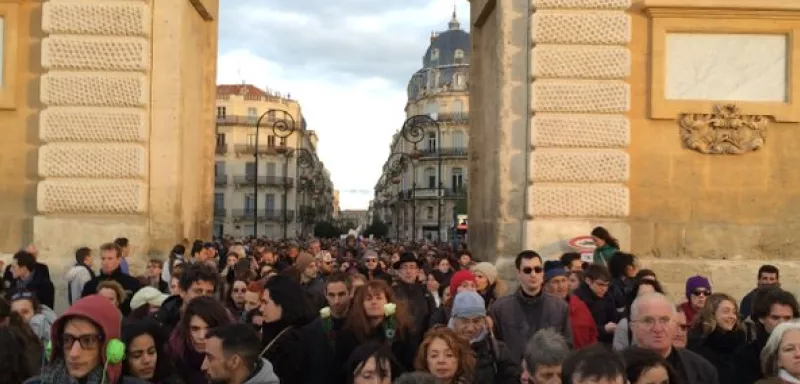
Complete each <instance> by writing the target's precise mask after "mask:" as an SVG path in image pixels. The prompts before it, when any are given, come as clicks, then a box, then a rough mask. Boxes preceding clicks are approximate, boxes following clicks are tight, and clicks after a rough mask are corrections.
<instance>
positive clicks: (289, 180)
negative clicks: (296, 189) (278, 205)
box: [233, 175, 294, 188]
mask: <svg viewBox="0 0 800 384" xmlns="http://www.w3.org/2000/svg"><path fill="white" fill-rule="evenodd" d="M255 182H256V177H255V176H253V175H242V176H234V177H233V183H234V184H236V185H237V186H243V185H250V186H252V185H253V184H254V183H255ZM258 185H259V186H269V187H286V188H291V187H292V186H294V178H293V177H284V176H259V177H258Z"/></svg>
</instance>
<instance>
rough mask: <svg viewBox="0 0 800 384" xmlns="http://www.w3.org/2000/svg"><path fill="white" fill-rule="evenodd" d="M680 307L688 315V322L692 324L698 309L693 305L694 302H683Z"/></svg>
mask: <svg viewBox="0 0 800 384" xmlns="http://www.w3.org/2000/svg"><path fill="white" fill-rule="evenodd" d="M680 307H681V311H682V312H683V314H684V315H686V324H689V325H691V324H692V321H693V320H694V317H695V315H697V310H696V309H694V307H692V303H690V302H688V301H687V302H685V303H683V304H681V305H680Z"/></svg>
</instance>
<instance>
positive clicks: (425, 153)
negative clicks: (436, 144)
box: [419, 147, 467, 159]
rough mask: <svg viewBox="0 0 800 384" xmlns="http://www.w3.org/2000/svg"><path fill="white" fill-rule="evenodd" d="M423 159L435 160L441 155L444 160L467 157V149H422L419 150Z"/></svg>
mask: <svg viewBox="0 0 800 384" xmlns="http://www.w3.org/2000/svg"><path fill="white" fill-rule="evenodd" d="M419 155H420V158H421V159H432V158H433V159H435V158H437V157H438V156H439V155H441V156H442V157H443V158H448V157H460V158H466V157H467V147H444V148H433V149H432V148H422V149H420V150H419Z"/></svg>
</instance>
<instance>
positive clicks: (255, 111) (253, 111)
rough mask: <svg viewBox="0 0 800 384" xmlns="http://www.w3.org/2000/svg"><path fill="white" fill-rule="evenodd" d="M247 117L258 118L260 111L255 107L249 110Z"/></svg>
mask: <svg viewBox="0 0 800 384" xmlns="http://www.w3.org/2000/svg"><path fill="white" fill-rule="evenodd" d="M247 116H249V117H258V109H256V108H255V107H250V108H247Z"/></svg>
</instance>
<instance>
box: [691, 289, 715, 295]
mask: <svg viewBox="0 0 800 384" xmlns="http://www.w3.org/2000/svg"><path fill="white" fill-rule="evenodd" d="M710 294H711V292H709V291H706V290H702V289H699V290H696V291H692V296H708V295H710Z"/></svg>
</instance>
